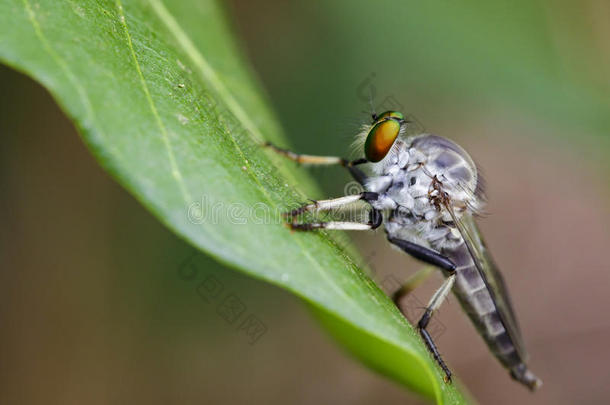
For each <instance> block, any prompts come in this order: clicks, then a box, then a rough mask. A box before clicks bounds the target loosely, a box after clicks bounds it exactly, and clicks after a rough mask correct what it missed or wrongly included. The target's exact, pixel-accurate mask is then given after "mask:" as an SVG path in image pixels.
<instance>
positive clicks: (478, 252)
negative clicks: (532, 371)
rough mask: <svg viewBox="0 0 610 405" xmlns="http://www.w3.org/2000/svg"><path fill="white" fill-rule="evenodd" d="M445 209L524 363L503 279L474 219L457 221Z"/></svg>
mask: <svg viewBox="0 0 610 405" xmlns="http://www.w3.org/2000/svg"><path fill="white" fill-rule="evenodd" d="M445 207H446V208H447V210H448V211H449V213H450V214H451V217H452V218H453V221H454V222H455V224H456V226H457V228H458V230H459V231H460V233H461V235H462V238H463V239H464V242H465V243H466V246H467V247H468V251H469V252H470V255H471V256H472V258H473V261H474V263H475V265H476V267H477V270H478V271H479V274H480V275H481V277H482V278H483V280H484V281H485V285H486V286H487V288H488V290H489V292H490V294H491V297H492V299H493V300H494V302H495V304H496V309H497V310H498V314H499V316H500V318H501V319H502V322H503V323H504V325H505V327H506V330H507V332H508V335H509V336H510V337H511V340H512V341H513V344H514V345H515V348H516V350H517V352H518V353H519V355H520V356H521V358H522V359H523V361H526V360H527V352H526V351H525V345H524V344H523V338H522V337H521V331H520V330H519V324H518V323H517V318H516V316H515V311H514V310H513V306H512V304H511V301H510V296H509V295H508V289H507V288H506V284H505V283H504V279H503V278H502V275H501V274H500V271H499V270H498V268H497V266H496V264H495V263H494V261H493V258H492V257H491V254H490V253H489V251H488V250H487V247H486V246H485V241H484V240H483V238H482V236H481V232H480V231H479V228H478V227H477V225H476V223H475V221H474V218H473V217H472V215H470V214H464V215H463V216H462V218H461V219H457V216H456V215H455V213H454V212H453V209H452V207H451V206H450V205H449V204H445Z"/></svg>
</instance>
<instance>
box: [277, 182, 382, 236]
mask: <svg viewBox="0 0 610 405" xmlns="http://www.w3.org/2000/svg"><path fill="white" fill-rule="evenodd" d="M377 197H378V195H377V193H370V192H363V193H360V194H356V195H348V196H345V197H339V198H333V199H331V200H322V201H315V202H314V203H312V204H307V205H304V206H302V207H300V208H297V209H295V210H292V211H290V212H288V213H286V214H285V215H286V216H288V217H291V218H292V219H293V222H292V223H290V224H288V226H289V227H290V228H291V229H294V230H300V231H311V230H314V229H336V230H350V231H366V230H369V229H376V228H378V227H379V226H380V225H381V223H382V222H383V216H382V214H381V212H380V211H379V210H377V209H375V208H372V209H371V211H370V213H369V222H368V223H362V222H344V221H330V222H310V223H297V222H295V221H294V217H296V216H298V215H300V214H302V213H304V212H311V211H315V212H318V211H329V210H332V209H335V208H340V207H343V206H346V205H348V204H351V203H353V202H356V201H360V200H363V201H366V202H370V201H374V200H376V199H377Z"/></svg>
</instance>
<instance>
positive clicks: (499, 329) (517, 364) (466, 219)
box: [266, 111, 542, 390]
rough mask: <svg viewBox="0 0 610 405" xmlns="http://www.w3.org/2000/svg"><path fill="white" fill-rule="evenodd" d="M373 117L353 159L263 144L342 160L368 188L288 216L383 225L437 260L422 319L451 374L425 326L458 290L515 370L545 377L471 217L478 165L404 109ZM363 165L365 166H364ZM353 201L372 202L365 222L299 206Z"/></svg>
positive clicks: (531, 379) (343, 226)
mask: <svg viewBox="0 0 610 405" xmlns="http://www.w3.org/2000/svg"><path fill="white" fill-rule="evenodd" d="M372 118H373V120H372V122H371V123H370V124H367V125H364V126H363V129H362V131H361V133H360V134H359V139H360V140H361V143H362V144H363V146H364V156H365V157H364V158H361V159H357V160H352V161H349V160H346V159H343V158H339V157H333V156H311V155H302V154H297V153H294V152H291V151H289V150H285V149H281V148H278V147H277V146H274V145H272V144H269V143H267V144H266V146H267V147H269V148H270V149H272V150H274V151H275V152H277V153H279V154H282V155H284V156H286V157H287V158H289V159H292V160H294V161H296V162H299V163H303V164H311V165H341V166H343V167H345V168H347V170H349V172H350V173H351V175H352V176H353V177H354V179H355V180H356V181H357V182H358V183H360V184H361V185H362V187H363V189H364V191H363V192H362V193H359V194H357V195H349V196H344V197H340V198H335V199H330V200H322V201H314V202H312V203H310V204H307V205H303V206H301V207H300V208H297V209H295V210H293V211H291V212H288V213H286V216H287V217H288V218H289V222H288V225H289V226H290V227H291V228H292V229H295V230H302V231H310V230H315V229H339V230H371V229H375V228H378V227H379V226H381V225H383V226H384V229H385V232H386V236H387V239H388V241H389V242H390V243H392V244H393V245H395V246H397V247H398V248H400V249H401V250H403V251H404V252H406V253H408V254H410V255H411V256H413V257H415V258H416V259H419V260H422V261H424V262H426V263H429V264H432V265H434V266H435V267H438V268H439V269H440V270H441V271H442V273H443V275H444V276H445V279H444V282H443V284H442V285H441V287H440V288H439V289H438V290H437V291H436V293H435V294H434V295H433V296H432V298H431V300H430V302H429V303H428V305H427V307H426V309H425V311H424V314H423V316H422V317H421V319H420V320H419V322H418V324H417V328H418V330H419V333H420V335H421V337H422V339H423V340H424V342H425V344H426V346H427V348H428V349H429V351H430V352H431V354H432V356H433V357H434V359H435V360H436V362H437V363H438V365H439V366H440V367H441V369H442V370H443V371H444V373H445V380H446V381H447V382H450V381H451V371H450V370H449V368H448V367H447V365H446V364H445V362H444V361H443V359H442V358H441V356H440V354H439V351H438V349H437V347H436V344H435V343H434V341H433V340H432V337H431V336H430V334H429V333H428V331H427V330H426V327H427V326H428V323H429V322H430V319H431V317H432V315H433V314H434V312H435V311H436V310H437V309H438V308H439V307H440V305H441V304H442V302H443V301H444V299H445V298H446V296H447V294H449V292H450V291H453V293H454V294H455V295H456V297H457V299H458V301H459V302H460V304H461V306H462V308H463V309H464V310H465V311H466V313H467V314H468V316H469V317H470V319H471V321H472V322H473V323H474V326H475V327H476V329H477V330H478V332H479V333H480V334H481V336H482V337H483V339H484V340H485V342H486V343H487V345H488V346H489V349H490V350H491V351H492V352H493V354H494V355H495V356H496V358H497V359H498V360H499V361H500V363H502V365H503V366H504V367H506V368H507V369H508V370H509V371H510V375H511V376H512V377H513V378H514V379H515V380H517V381H518V382H520V383H522V384H524V385H525V386H527V387H528V388H529V389H531V390H535V389H536V388H538V387H539V386H540V385H541V384H542V382H541V380H539V379H538V378H537V377H536V376H535V375H534V374H533V373H532V372H531V371H530V370H529V369H528V368H527V365H526V361H527V354H526V352H525V348H524V346H523V342H522V339H521V333H520V331H519V327H518V325H517V320H516V317H515V314H514V311H513V308H512V305H511V302H510V298H509V296H508V291H507V289H506V286H505V284H504V281H503V279H502V276H501V275H500V273H499V272H498V270H497V267H496V265H495V263H494V261H493V260H492V258H491V256H490V254H489V252H488V250H487V247H486V246H485V242H484V241H483V239H482V237H481V233H480V232H479V230H478V228H477V226H476V224H475V221H474V216H475V215H477V214H478V213H480V212H481V210H482V209H483V207H484V204H485V198H484V195H483V190H482V180H481V178H480V175H479V172H478V170H477V167H476V165H475V164H474V162H473V160H472V159H471V158H470V156H469V155H468V154H467V153H466V151H464V149H462V148H461V147H460V146H458V145H457V144H455V143H454V142H452V141H450V140H448V139H446V138H443V137H440V136H437V135H431V134H415V135H413V134H411V133H410V132H412V131H410V130H408V128H409V125H410V124H411V121H410V120H407V119H405V117H404V115H403V114H402V113H400V112H397V111H386V112H384V113H383V114H380V115H377V114H373V116H372ZM363 165H365V166H363ZM366 166H369V168H368V171H367V172H365V171H363V170H361V168H362V167H366ZM356 201H364V202H366V203H368V205H370V211H369V217H368V221H367V222H364V221H363V222H350V221H327V222H299V221H298V218H301V214H303V213H306V212H314V213H315V212H321V211H330V210H335V209H339V208H342V207H345V206H347V205H349V204H352V203H355V202H356ZM412 279H417V278H412ZM412 289H413V287H412V286H410V285H408V283H407V284H406V285H405V286H403V287H402V288H400V289H399V290H398V291H397V292H396V293H395V294H394V296H393V298H394V302H395V303H396V305H397V306H398V307H399V308H400V301H401V298H403V297H404V296H405V295H406V294H408V293H409V292H410V291H411V290H412ZM403 313H404V312H403Z"/></svg>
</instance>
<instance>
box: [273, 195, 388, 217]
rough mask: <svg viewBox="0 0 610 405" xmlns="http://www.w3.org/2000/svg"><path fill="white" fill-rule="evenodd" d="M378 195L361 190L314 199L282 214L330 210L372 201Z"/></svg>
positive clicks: (292, 214)
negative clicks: (323, 198) (362, 201)
mask: <svg viewBox="0 0 610 405" xmlns="http://www.w3.org/2000/svg"><path fill="white" fill-rule="evenodd" d="M377 197H378V194H377V193H371V192H366V191H365V192H362V193H359V194H354V195H346V196H344V197H339V198H332V199H330V200H320V201H314V202H313V203H311V204H306V205H303V206H301V207H299V208H296V209H294V210H292V211H290V212H287V213H285V214H284V216H287V217H296V216H297V215H300V214H303V213H305V212H318V211H330V210H332V209H335V208H341V207H343V206H346V205H348V204H351V203H354V202H356V201H360V200H364V201H367V202H369V201H374V200H376V199H377Z"/></svg>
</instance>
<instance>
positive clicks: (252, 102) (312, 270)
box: [0, 0, 464, 404]
mask: <svg viewBox="0 0 610 405" xmlns="http://www.w3.org/2000/svg"><path fill="white" fill-rule="evenodd" d="M0 58H1V59H2V60H3V61H4V62H5V63H7V64H9V65H10V66H13V67H14V68H16V69H18V70H20V71H23V72H25V73H26V74H28V75H30V76H31V77H33V78H34V79H36V80H38V81H39V82H41V83H42V84H43V85H44V86H45V87H46V88H47V89H48V90H49V91H50V92H51V94H52V95H53V97H55V99H56V100H57V102H58V103H59V104H60V105H61V106H62V108H63V109H64V111H65V112H66V114H68V115H69V116H70V117H71V119H73V120H74V122H75V124H76V125H77V127H78V128H79V130H80V132H81V134H82V136H83V138H84V141H85V142H86V143H87V145H88V146H89V147H90V149H91V151H92V152H93V153H94V154H95V155H96V157H97V158H98V160H99V162H100V163H101V165H102V166H103V167H104V168H106V169H107V170H108V171H109V172H111V173H112V174H113V175H114V176H115V177H116V178H117V180H118V181H119V182H120V183H121V184H123V185H124V186H125V188H126V189H127V190H129V191H130V192H131V193H133V195H134V196H135V197H136V198H137V199H138V200H140V201H141V202H142V204H144V205H145V206H146V207H147V208H148V209H149V210H150V211H152V212H153V213H154V214H155V215H156V216H157V217H158V218H159V220H160V221H162V222H163V223H164V224H165V225H167V226H168V227H169V228H170V229H172V230H173V231H174V232H176V233H177V234H178V235H180V236H181V237H183V238H184V239H185V240H187V241H188V242H190V243H191V244H193V245H194V246H196V247H197V248H199V249H201V250H203V251H205V252H207V253H209V254H211V255H212V256H214V257H216V258H217V259H218V260H220V261H222V262H224V263H226V264H228V265H230V266H233V267H235V268H237V269H239V270H241V271H244V272H246V273H248V274H250V275H252V276H254V277H257V278H261V279H264V280H266V281H268V282H271V283H273V284H276V285H279V286H281V287H283V288H286V289H287V290H290V291H292V292H293V293H295V294H296V295H298V296H300V297H302V298H304V299H305V300H306V301H307V302H309V303H310V304H311V305H312V306H313V307H314V308H315V311H316V313H317V316H318V317H319V318H320V320H321V321H322V323H323V324H324V325H326V327H327V328H328V329H329V330H330V331H331V333H332V334H333V335H335V336H336V337H337V338H338V339H339V340H340V341H342V342H343V343H344V344H345V346H346V347H347V348H348V349H349V350H350V351H352V352H353V353H355V354H356V355H358V356H359V357H361V358H362V359H363V360H364V361H365V362H366V363H368V364H370V365H372V366H374V367H375V368H377V369H378V370H380V371H382V372H383V373H385V374H387V375H389V376H391V377H392V378H395V379H396V380H398V381H400V382H401V383H403V384H404V385H406V386H407V387H409V388H411V389H412V390H414V391H416V392H418V393H420V394H422V395H424V396H426V397H428V398H430V399H435V400H436V401H437V402H438V403H445V404H457V403H464V399H463V397H462V395H461V394H460V393H459V392H458V391H457V390H456V387H455V385H447V384H444V383H443V380H442V376H441V373H440V371H439V370H438V368H437V367H436V366H435V364H434V363H433V361H432V359H431V357H430V356H429V354H428V353H427V352H426V349H425V348H424V346H423V345H422V343H421V342H420V340H419V338H418V337H417V334H416V333H415V331H414V330H413V328H412V327H411V326H409V325H408V323H407V322H406V321H405V320H404V318H403V317H402V316H401V314H400V313H399V311H398V310H397V309H396V308H395V306H394V305H392V303H391V301H390V300H389V299H388V298H387V297H386V296H385V295H384V294H383V293H382V292H381V290H380V289H379V288H378V287H377V286H376V285H375V284H374V283H373V282H372V281H371V280H370V279H369V278H368V277H367V276H366V275H365V274H364V273H363V271H362V270H361V269H359V268H358V267H357V266H356V265H355V264H354V261H353V260H352V259H350V257H348V255H347V254H346V253H345V249H343V248H341V247H340V246H339V245H338V243H337V242H336V241H334V240H332V239H330V238H329V237H328V236H327V235H325V234H315V233H291V232H290V231H289V230H288V229H286V227H284V226H282V218H281V215H280V213H281V212H283V211H285V210H286V209H287V208H289V207H293V206H294V205H296V204H297V203H301V202H303V201H304V200H305V199H306V197H311V196H318V195H319V192H318V191H317V190H316V188H315V186H314V185H313V183H312V181H311V180H309V178H308V177H307V175H306V173H305V172H304V171H303V170H301V169H299V168H297V167H295V165H293V164H292V163H287V162H284V161H283V160H281V159H280V158H279V157H276V156H273V155H271V154H270V153H269V152H268V151H265V150H263V149H261V148H260V147H259V143H260V141H261V140H263V139H269V140H272V141H275V142H277V143H281V144H285V140H284V138H283V137H282V134H281V131H280V128H279V127H278V125H277V123H276V120H275V118H274V117H273V114H272V113H271V112H270V110H269V108H268V107H267V104H266V102H265V100H264V98H263V97H262V96H261V95H260V94H261V91H260V89H259V88H258V86H257V85H256V83H255V81H254V80H253V79H252V75H251V73H250V72H249V70H248V69H247V68H246V67H245V66H244V63H243V61H242V60H241V59H240V57H239V52H237V50H236V46H235V44H234V42H233V39H232V37H231V35H230V33H229V29H228V28H227V26H226V23H225V18H224V15H223V13H222V10H220V9H219V7H218V5H217V4H216V3H215V2H212V1H194V0H193V1H188V0H185V1H182V2H172V3H171V4H170V3H169V2H168V3H167V4H164V3H163V2H162V1H160V0H150V1H143V0H142V1H137V0H134V1H121V0H116V1H99V0H98V1H93V0H81V1H68V0H66V1H58V0H37V1H34V0H3V1H1V2H0ZM49 152H51V153H52V151H49ZM297 189H299V190H302V191H305V193H303V192H298V191H297ZM92 192H95V191H94V190H92ZM299 344H301V345H303V344H305V342H300V343H299ZM295 366H296V365H295Z"/></svg>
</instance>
